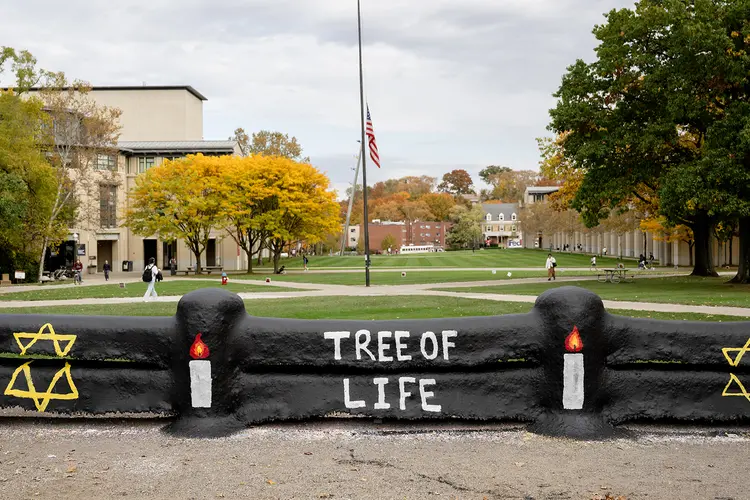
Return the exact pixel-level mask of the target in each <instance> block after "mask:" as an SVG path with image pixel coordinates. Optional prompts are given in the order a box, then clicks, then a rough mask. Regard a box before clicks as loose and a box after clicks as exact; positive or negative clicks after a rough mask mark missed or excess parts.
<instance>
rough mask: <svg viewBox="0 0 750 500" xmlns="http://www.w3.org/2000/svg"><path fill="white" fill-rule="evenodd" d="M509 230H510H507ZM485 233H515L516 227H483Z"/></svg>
mask: <svg viewBox="0 0 750 500" xmlns="http://www.w3.org/2000/svg"><path fill="white" fill-rule="evenodd" d="M509 228H510V229H509ZM484 230H485V232H488V233H489V232H495V233H496V232H498V231H515V230H516V225H515V224H513V225H512V226H485V227H484Z"/></svg>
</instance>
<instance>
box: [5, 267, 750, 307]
mask: <svg viewBox="0 0 750 500" xmlns="http://www.w3.org/2000/svg"><path fill="white" fill-rule="evenodd" d="M429 270H430V269H422V271H429ZM462 270H463V269H462ZM721 274H722V275H732V274H734V273H721ZM664 276H665V275H664V274H661V275H651V274H646V275H642V276H641V278H656V277H664ZM670 276H679V274H670ZM180 279H182V280H201V281H205V280H210V281H219V280H220V278H219V277H216V278H212V277H210V276H205V277H187V278H180ZM596 279H597V278H596V276H576V277H560V278H558V280H557V281H558V282H562V283H564V282H568V281H593V280H596ZM111 281H112V282H115V283H120V282H123V283H139V282H140V277H139V276H128V277H127V278H125V279H112V280H111ZM242 282H243V283H248V284H252V285H263V286H267V287H268V288H269V289H273V288H287V289H295V290H298V291H282V292H273V291H271V290H269V291H268V292H254V293H239V296H240V297H242V298H243V299H247V300H252V299H256V300H257V299H286V298H300V297H338V296H347V297H353V296H356V297H382V296H389V297H392V296H419V295H422V296H425V295H427V296H439V297H460V298H466V299H479V300H493V301H498V302H524V303H534V302H535V301H536V296H533V295H515V294H511V293H508V294H496V293H468V292H459V291H443V290H435V289H436V288H473V287H482V286H509V287H510V286H512V285H517V284H528V283H546V282H547V279H546V278H543V277H542V278H519V279H504V280H488V281H474V282H464V281H462V282H455V283H426V284H408V285H377V286H371V287H370V288H365V287H362V286H351V285H328V284H319V283H297V282H290V281H271V283H265V282H264V281H262V280H260V279H258V280H250V279H249V280H243V281H242ZM102 284H104V277H103V276H98V275H93V276H90V279H87V280H85V281H84V284H83V285H80V286H95V285H102ZM73 286H76V285H72V284H70V285H67V284H66V285H30V286H23V287H12V288H6V289H0V290H4V291H5V292H6V293H13V292H26V291H34V290H40V289H49V288H55V289H57V288H70V287H73ZM157 290H158V287H157ZM180 298H181V297H180V296H160V297H159V298H158V299H156V300H155V301H154V302H169V303H173V302H178V301H179V300H180ZM142 301H143V299H142V298H141V297H112V298H88V299H68V300H26V301H20V300H0V311H1V310H2V309H3V308H27V307H54V306H66V305H101V304H133V303H140V302H142ZM604 306H605V307H606V308H607V309H612V310H618V309H619V310H636V311H657V312H672V313H686V312H692V313H700V314H711V315H724V316H737V317H750V307H749V308H743V307H729V306H699V305H685V304H665V303H655V302H632V301H614V300H605V301H604Z"/></svg>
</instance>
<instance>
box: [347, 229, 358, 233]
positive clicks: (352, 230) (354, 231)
mask: <svg viewBox="0 0 750 500" xmlns="http://www.w3.org/2000/svg"><path fill="white" fill-rule="evenodd" d="M349 232H350V233H356V232H357V230H356V229H350V230H349Z"/></svg>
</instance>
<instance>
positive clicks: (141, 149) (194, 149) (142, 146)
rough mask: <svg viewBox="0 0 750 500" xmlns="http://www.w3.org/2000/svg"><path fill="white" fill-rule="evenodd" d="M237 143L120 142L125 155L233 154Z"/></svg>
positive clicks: (120, 147) (119, 144) (119, 146)
mask: <svg viewBox="0 0 750 500" xmlns="http://www.w3.org/2000/svg"><path fill="white" fill-rule="evenodd" d="M236 146H237V141H121V142H118V143H117V147H118V148H119V149H120V150H121V151H124V152H126V153H204V152H205V153H233V152H234V149H235V147H236Z"/></svg>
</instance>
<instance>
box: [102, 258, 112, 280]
mask: <svg viewBox="0 0 750 500" xmlns="http://www.w3.org/2000/svg"><path fill="white" fill-rule="evenodd" d="M102 269H104V281H109V272H110V271H111V270H112V266H110V265H109V261H108V260H105V261H104V265H103V266H102Z"/></svg>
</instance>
